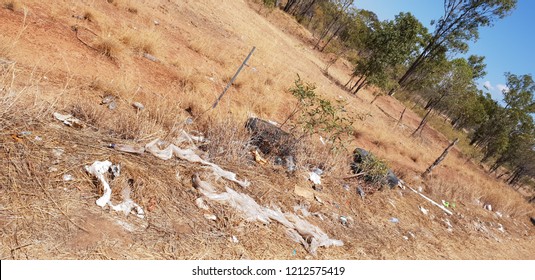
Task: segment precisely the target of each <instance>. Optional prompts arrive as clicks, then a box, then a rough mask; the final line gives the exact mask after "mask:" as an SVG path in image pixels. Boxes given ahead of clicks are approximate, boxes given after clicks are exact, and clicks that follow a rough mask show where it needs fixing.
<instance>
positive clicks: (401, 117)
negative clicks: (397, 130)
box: [396, 107, 407, 126]
mask: <svg viewBox="0 0 535 280" xmlns="http://www.w3.org/2000/svg"><path fill="white" fill-rule="evenodd" d="M405 110H407V107H405V108H404V109H403V112H401V116H400V117H399V120H398V123H397V124H396V126H398V125H400V124H401V122H402V121H403V115H405Z"/></svg>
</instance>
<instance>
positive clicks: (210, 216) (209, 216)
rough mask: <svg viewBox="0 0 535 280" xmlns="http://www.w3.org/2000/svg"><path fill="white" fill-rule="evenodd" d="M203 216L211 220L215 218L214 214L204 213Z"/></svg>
mask: <svg viewBox="0 0 535 280" xmlns="http://www.w3.org/2000/svg"><path fill="white" fill-rule="evenodd" d="M204 218H205V219H207V220H212V221H215V220H217V217H216V215H213V214H204Z"/></svg>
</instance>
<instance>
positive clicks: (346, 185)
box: [342, 184, 351, 191]
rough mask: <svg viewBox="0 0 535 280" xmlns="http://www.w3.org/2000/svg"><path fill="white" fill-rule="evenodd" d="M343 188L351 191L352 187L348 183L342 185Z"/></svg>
mask: <svg viewBox="0 0 535 280" xmlns="http://www.w3.org/2000/svg"><path fill="white" fill-rule="evenodd" d="M342 188H344V190H346V191H349V190H350V189H351V188H350V187H349V185H348V184H344V185H342Z"/></svg>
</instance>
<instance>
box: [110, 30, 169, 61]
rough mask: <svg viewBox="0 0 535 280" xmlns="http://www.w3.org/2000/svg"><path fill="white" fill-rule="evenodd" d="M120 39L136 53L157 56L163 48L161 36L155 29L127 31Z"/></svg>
mask: <svg viewBox="0 0 535 280" xmlns="http://www.w3.org/2000/svg"><path fill="white" fill-rule="evenodd" d="M119 37H120V38H119V41H121V43H123V44H124V45H125V46H127V47H128V48H130V49H132V50H133V51H134V52H138V53H148V54H152V55H157V54H158V50H159V49H161V48H162V46H161V44H162V38H161V35H160V33H159V32H158V31H156V30H155V29H143V30H133V29H126V30H125V31H123V34H122V35H120V36H119Z"/></svg>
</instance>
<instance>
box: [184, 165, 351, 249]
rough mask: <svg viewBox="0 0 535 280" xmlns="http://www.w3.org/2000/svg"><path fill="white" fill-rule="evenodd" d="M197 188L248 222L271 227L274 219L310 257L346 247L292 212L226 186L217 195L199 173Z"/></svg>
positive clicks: (196, 181)
mask: <svg viewBox="0 0 535 280" xmlns="http://www.w3.org/2000/svg"><path fill="white" fill-rule="evenodd" d="M193 181H194V184H195V187H196V188H197V189H198V190H199V191H200V192H201V193H202V194H203V195H204V196H206V197H207V198H208V199H211V200H215V201H219V202H224V203H227V204H228V205H229V206H231V207H232V208H234V209H236V210H238V211H239V212H240V213H242V215H243V216H244V218H245V219H246V220H247V221H249V222H254V221H259V222H261V223H264V224H269V223H270V222H271V220H275V221H277V222H279V223H280V224H282V225H284V226H285V227H287V229H288V236H289V237H290V238H291V239H292V240H294V241H295V242H297V243H301V244H302V245H303V246H304V247H305V249H307V251H308V252H309V253H311V254H316V250H317V249H318V247H322V246H323V247H329V246H343V245H344V243H343V242H342V241H340V240H335V239H330V238H329V236H327V234H325V233H324V232H323V231H322V230H321V229H320V228H318V227H317V226H314V225H312V224H310V223H309V222H308V221H306V220H303V219H301V218H299V217H298V216H297V215H295V214H293V213H283V212H282V211H281V210H280V209H272V208H268V207H263V206H260V205H259V204H258V203H257V202H256V201H255V200H254V199H253V198H251V197H250V196H248V195H246V194H243V193H239V192H236V191H234V190H233V189H231V188H229V187H225V190H226V192H221V193H218V192H216V191H215V189H214V187H213V186H212V185H211V184H210V183H208V182H206V181H202V180H201V179H200V178H199V176H198V175H197V174H196V175H195V177H194V178H193Z"/></svg>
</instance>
